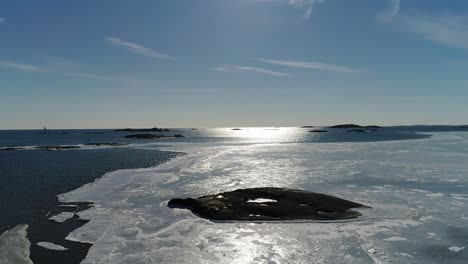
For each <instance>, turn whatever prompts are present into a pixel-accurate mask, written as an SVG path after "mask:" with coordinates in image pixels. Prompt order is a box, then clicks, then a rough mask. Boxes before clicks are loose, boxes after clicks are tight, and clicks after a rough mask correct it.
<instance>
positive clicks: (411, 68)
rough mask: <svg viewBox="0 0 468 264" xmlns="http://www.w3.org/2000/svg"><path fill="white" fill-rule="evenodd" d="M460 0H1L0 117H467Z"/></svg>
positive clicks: (86, 121) (466, 47)
mask: <svg viewBox="0 0 468 264" xmlns="http://www.w3.org/2000/svg"><path fill="white" fill-rule="evenodd" d="M467 71H468V1H463V0H459V1H456V0H454V1H427V0H401V1H398V0H379V1H376V0H349V1H348V0H346V1H345V0H191V1H187V0H171V1H162V0H161V1H156V0H140V1H130V0H100V1H96V0H80V1H63V0H53V1H52V0H42V1H35V0H34V1H33V0H31V1H26V0H2V1H1V2H0V129H10V128H38V127H43V126H47V127H51V128H107V127H110V128H113V127H152V126H160V127H215V126H297V125H305V124H310V125H329V124H336V123H349V122H353V123H360V124H378V125H394V124H461V123H468V120H467V118H466V115H467V113H468V103H467V102H466V101H467V99H468V74H467Z"/></svg>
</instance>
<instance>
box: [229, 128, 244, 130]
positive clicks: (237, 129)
mask: <svg viewBox="0 0 468 264" xmlns="http://www.w3.org/2000/svg"><path fill="white" fill-rule="evenodd" d="M231 130H242V129H240V128H233V129H231Z"/></svg>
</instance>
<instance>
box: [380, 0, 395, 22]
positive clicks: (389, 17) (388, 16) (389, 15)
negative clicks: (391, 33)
mask: <svg viewBox="0 0 468 264" xmlns="http://www.w3.org/2000/svg"><path fill="white" fill-rule="evenodd" d="M398 11H400V0H390V5H389V7H388V9H387V10H385V11H384V12H382V13H380V14H378V15H377V20H379V21H380V22H382V23H390V22H392V21H393V19H394V18H395V17H396V15H397V14H398Z"/></svg>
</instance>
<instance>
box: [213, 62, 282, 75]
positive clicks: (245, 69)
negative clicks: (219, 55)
mask: <svg viewBox="0 0 468 264" xmlns="http://www.w3.org/2000/svg"><path fill="white" fill-rule="evenodd" d="M214 70H215V71H218V72H254V73H261V74H267V75H273V76H283V77H286V76H288V74H287V73H284V72H276V71H271V70H267V69H263V68H257V67H250V66H237V65H222V66H218V67H216V68H215V69H214Z"/></svg>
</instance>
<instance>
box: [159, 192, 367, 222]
mask: <svg viewBox="0 0 468 264" xmlns="http://www.w3.org/2000/svg"><path fill="white" fill-rule="evenodd" d="M168 207H170V208H183V209H188V210H191V211H192V212H193V213H194V214H196V215H198V216H200V217H202V218H206V219H209V220H214V221H223V220H224V221H226V220H228V221H230V220H239V221H284V220H322V221H323V220H344V219H353V218H357V217H359V216H361V213H359V212H358V211H353V210H351V209H352V208H370V207H369V206H366V205H363V204H360V203H355V202H352V201H348V200H344V199H341V198H337V197H333V196H330V195H325V194H320V193H314V192H308V191H303V190H295V189H285V188H272V187H266V188H249V189H238V190H235V191H232V192H224V193H219V194H214V195H206V196H201V197H198V198H185V199H182V198H174V199H171V200H170V201H169V203H168Z"/></svg>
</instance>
